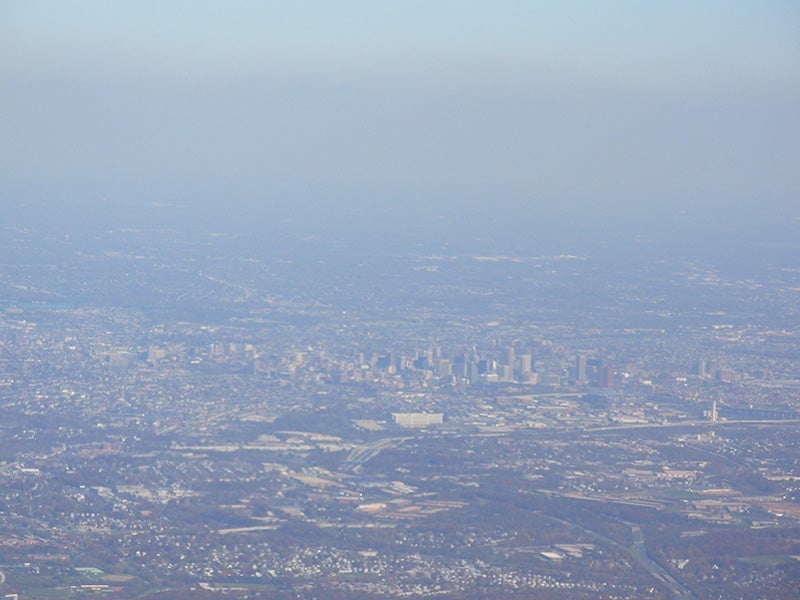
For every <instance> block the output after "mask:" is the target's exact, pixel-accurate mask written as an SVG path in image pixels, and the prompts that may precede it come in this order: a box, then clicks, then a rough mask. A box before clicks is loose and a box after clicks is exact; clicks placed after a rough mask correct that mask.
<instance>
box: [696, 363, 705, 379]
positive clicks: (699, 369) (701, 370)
mask: <svg viewBox="0 0 800 600" xmlns="http://www.w3.org/2000/svg"><path fill="white" fill-rule="evenodd" d="M694 374H695V375H697V376H698V377H700V378H701V379H705V377H706V361H704V360H703V359H700V360H698V361H697V362H696V363H695V364H694Z"/></svg>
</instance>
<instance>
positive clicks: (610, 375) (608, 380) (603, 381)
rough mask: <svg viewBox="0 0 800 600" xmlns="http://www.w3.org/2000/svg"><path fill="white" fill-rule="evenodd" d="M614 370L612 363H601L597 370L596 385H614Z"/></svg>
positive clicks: (608, 386)
mask: <svg viewBox="0 0 800 600" xmlns="http://www.w3.org/2000/svg"><path fill="white" fill-rule="evenodd" d="M615 374H616V372H615V371H614V366H613V365H603V366H602V367H600V369H599V370H598V372H597V375H598V382H597V383H598V385H599V386H600V387H607V388H610V387H614V375H615Z"/></svg>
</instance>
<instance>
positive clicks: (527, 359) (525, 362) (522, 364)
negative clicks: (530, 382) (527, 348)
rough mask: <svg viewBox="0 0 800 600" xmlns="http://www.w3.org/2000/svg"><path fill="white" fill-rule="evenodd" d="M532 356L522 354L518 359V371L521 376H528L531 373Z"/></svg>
mask: <svg viewBox="0 0 800 600" xmlns="http://www.w3.org/2000/svg"><path fill="white" fill-rule="evenodd" d="M531 361H532V358H531V355H530V354H522V355H520V357H519V358H518V359H517V371H518V372H519V374H520V375H527V374H528V373H530V372H531Z"/></svg>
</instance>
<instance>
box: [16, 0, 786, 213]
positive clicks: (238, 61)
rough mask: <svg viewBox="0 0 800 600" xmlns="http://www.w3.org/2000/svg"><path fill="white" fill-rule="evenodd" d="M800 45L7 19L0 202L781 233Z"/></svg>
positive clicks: (373, 11) (715, 26) (742, 19)
mask: <svg viewBox="0 0 800 600" xmlns="http://www.w3.org/2000/svg"><path fill="white" fill-rule="evenodd" d="M798 32H800V4H798V3H797V2H794V1H789V0H787V1H777V0H776V1H762V2H738V1H724V2H722V1H704V2H682V1H678V2H637V1H617V2H615V1H609V2H589V1H587V2H577V1H572V2H569V1H568V2H557V3H555V2H533V1H527V2H526V1H495V2H478V1H466V0H462V1H458V2H456V1H449V0H448V1H440V2H417V1H405V2H367V1H339V2H334V1H329V2H321V1H309V2H292V3H289V2H256V1H252V2H248V1H228V2H216V3H211V2H197V1H194V2H188V1H185V2H184V1H173V2H160V3H156V2H152V3H151V2H85V1H79V2H70V1H59V2H55V1H53V2H37V1H35V0H26V1H16V0H10V1H8V0H6V1H5V2H2V3H0V92H1V94H0V110H2V114H3V115H4V118H3V122H2V123H0V137H1V138H2V139H3V140H4V141H3V142H2V144H0V182H5V185H4V186H2V187H3V188H5V190H6V192H4V194H5V196H6V198H8V197H10V196H11V195H16V196H17V197H18V196H20V195H25V194H30V195H38V196H39V197H54V198H55V197H56V196H59V197H70V196H92V197H103V198H109V199H111V200H113V199H114V198H123V197H126V195H130V194H137V195H139V196H142V195H146V196H148V197H152V199H153V200H154V201H158V200H160V199H163V198H168V199H171V200H172V199H174V198H175V197H176V196H180V197H181V200H182V201H184V202H187V203H191V202H192V201H194V200H193V198H195V199H198V200H197V201H200V199H202V200H203V201H209V200H210V199H213V196H214V194H215V193H218V192H219V190H226V193H227V194H228V196H229V197H228V199H227V200H226V202H231V201H236V200H237V199H241V200H243V201H254V202H259V201H263V202H271V201H275V200H274V199H275V197H276V196H278V195H280V194H282V193H288V192H287V190H293V191H292V193H293V194H295V196H296V195H298V194H302V193H303V192H302V190H313V192H311V191H309V192H308V193H314V194H315V195H317V196H320V195H321V193H320V190H329V191H330V196H331V199H330V202H338V201H340V200H337V198H341V197H343V196H348V197H363V198H380V197H385V198H391V199H392V202H395V201H397V199H398V198H402V197H403V196H404V195H406V196H407V197H408V198H423V199H425V200H424V201H426V202H428V201H432V200H431V199H436V202H441V203H442V206H457V205H458V203H459V202H465V201H467V200H469V201H472V202H477V203H480V202H485V201H490V200H491V201H492V202H496V201H500V200H498V199H503V200H502V201H504V202H507V203H508V204H509V205H512V206H514V207H515V208H516V209H519V210H526V209H530V210H536V209H538V208H542V207H547V206H554V205H560V204H563V203H565V202H571V203H579V204H585V205H592V206H600V207H603V206H608V207H617V208H619V207H622V208H629V209H633V208H636V207H649V206H660V205H664V204H670V203H671V204H675V205H678V206H695V205H698V204H702V205H707V206H709V207H721V206H726V205H728V204H739V205H742V204H746V205H750V206H753V207H764V206H768V207H772V208H774V209H775V210H776V211H781V210H786V209H787V208H788V209H791V208H794V207H796V206H797V204H798V201H797V198H798V192H800V176H798V174H797V171H798V169H797V165H798V164H800V142H798V139H799V138H798V135H799V134H800V35H799V34H798ZM262 199H263V200H262ZM377 201H378V200H375V202H377Z"/></svg>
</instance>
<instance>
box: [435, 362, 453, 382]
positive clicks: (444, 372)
mask: <svg viewBox="0 0 800 600" xmlns="http://www.w3.org/2000/svg"><path fill="white" fill-rule="evenodd" d="M437 372H438V375H439V377H442V378H444V377H450V376H451V375H452V374H453V365H452V363H451V362H450V361H449V360H447V359H446V358H441V359H439V365H438V369H437Z"/></svg>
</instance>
